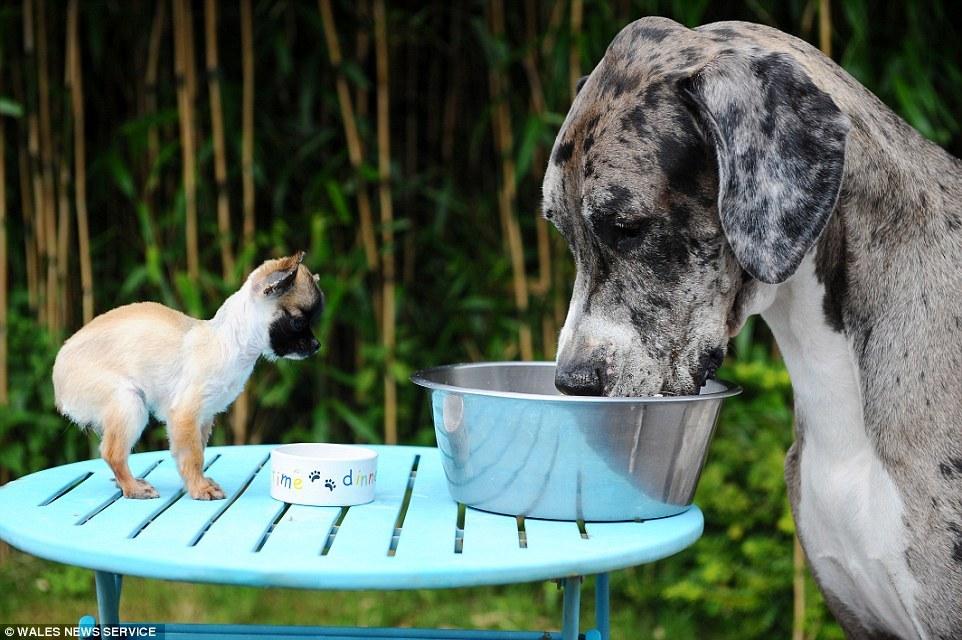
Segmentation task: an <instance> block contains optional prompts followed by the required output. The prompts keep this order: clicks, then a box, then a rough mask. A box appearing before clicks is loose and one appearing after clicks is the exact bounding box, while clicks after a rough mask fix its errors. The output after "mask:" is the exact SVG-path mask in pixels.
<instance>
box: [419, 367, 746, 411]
mask: <svg viewBox="0 0 962 640" xmlns="http://www.w3.org/2000/svg"><path fill="white" fill-rule="evenodd" d="M531 366H535V367H554V366H555V363H554V362H547V361H519V360H510V361H502V362H497V361H495V362H465V363H455V364H446V365H441V366H438V367H429V368H427V369H421V370H419V371H415V372H414V373H413V374H411V382H413V383H414V384H416V385H418V386H420V387H424V388H426V389H431V390H432V391H449V392H452V393H460V394H466V395H477V396H489V397H494V398H512V399H519V400H539V401H542V402H580V403H586V404H627V403H643V404H656V403H657V404H661V403H674V402H697V401H700V400H721V399H723V398H730V397H732V396H737V395H738V394H740V393H741V392H742V388H741V387H740V386H738V385H737V384H734V383H732V382H728V381H727V380H720V379H718V378H712V380H713V381H714V382H717V383H719V384H721V385H723V386H724V387H725V389H723V390H722V391H714V392H712V393H704V394H699V395H697V396H663V397H660V398H656V397H654V396H617V397H608V396H566V395H548V394H545V393H520V392H517V391H492V390H490V389H476V388H473V387H459V386H456V385H453V384H445V383H442V382H435V381H434V380H430V379H428V376H430V375H432V374H436V373H439V372H443V371H449V370H451V369H480V368H486V367H531Z"/></svg>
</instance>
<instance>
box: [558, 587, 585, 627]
mask: <svg viewBox="0 0 962 640" xmlns="http://www.w3.org/2000/svg"><path fill="white" fill-rule="evenodd" d="M580 615H581V577H580V576H576V577H574V578H565V599H564V609H562V613H561V617H562V620H563V622H562V627H561V640H578V633H579V632H580V631H581V623H580V621H579V618H580Z"/></svg>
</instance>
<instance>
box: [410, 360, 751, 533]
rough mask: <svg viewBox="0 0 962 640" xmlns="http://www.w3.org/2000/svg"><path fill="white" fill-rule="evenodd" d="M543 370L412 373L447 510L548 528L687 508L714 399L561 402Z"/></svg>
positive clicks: (710, 386) (534, 365) (719, 394)
mask: <svg viewBox="0 0 962 640" xmlns="http://www.w3.org/2000/svg"><path fill="white" fill-rule="evenodd" d="M554 377H555V365H554V363H553V362H484V363H478V364H461V365H451V366H446V367H437V368H434V369H427V370H425V371H419V372H418V373H416V374H414V376H412V378H411V379H412V381H413V382H415V383H416V384H419V385H421V386H422V387H427V388H428V389H429V390H430V392H431V407H432V415H433V417H434V432H435V435H436V436H437V442H438V449H439V450H440V452H441V462H442V464H443V465H444V471H445V475H446V476H447V480H448V490H449V491H450V493H451V497H453V498H454V499H455V500H457V501H458V502H462V503H464V504H466V505H468V506H471V507H476V508H479V509H484V510H486V511H494V512H496V513H505V514H509V515H520V516H528V517H533V518H549V519H554V520H595V521H598V520H633V519H639V518H641V519H648V518H660V517H663V516H670V515H674V514H677V513H680V512H682V511H684V510H686V509H687V508H688V505H690V504H691V500H692V496H693V495H694V493H695V487H696V485H697V484H698V478H699V476H700V475H701V470H702V467H703V466H704V464H705V458H706V456H707V455H708V444H709V442H711V437H712V433H713V432H714V430H715V422H716V420H717V419H718V412H719V410H720V409H721V406H722V402H723V401H724V399H725V398H728V397H730V396H733V395H735V394H737V393H739V392H740V391H741V389H739V388H738V387H736V386H734V385H730V384H727V383H725V382H721V381H718V380H709V381H708V382H707V383H706V384H705V386H704V387H703V388H702V389H701V394H700V395H697V396H666V397H641V398H607V397H584V396H565V395H561V394H560V393H559V392H558V390H557V389H555V386H554Z"/></svg>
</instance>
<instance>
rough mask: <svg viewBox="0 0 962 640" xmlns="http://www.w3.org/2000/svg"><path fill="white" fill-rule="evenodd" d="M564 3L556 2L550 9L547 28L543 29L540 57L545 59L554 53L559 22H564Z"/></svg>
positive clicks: (559, 27)
mask: <svg viewBox="0 0 962 640" xmlns="http://www.w3.org/2000/svg"><path fill="white" fill-rule="evenodd" d="M564 9H565V3H564V2H562V1H561V0H558V1H557V2H555V3H554V5H553V6H552V7H551V15H550V16H549V17H548V28H547V29H545V34H544V40H542V41H541V55H542V56H544V57H545V58H547V57H548V56H549V55H550V54H551V52H552V51H554V44H555V38H557V36H558V34H559V33H560V32H561V22H562V21H563V20H564Z"/></svg>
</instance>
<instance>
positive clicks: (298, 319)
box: [291, 316, 307, 331]
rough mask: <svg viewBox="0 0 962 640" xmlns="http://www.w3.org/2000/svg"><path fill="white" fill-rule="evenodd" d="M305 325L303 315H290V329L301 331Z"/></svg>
mask: <svg viewBox="0 0 962 640" xmlns="http://www.w3.org/2000/svg"><path fill="white" fill-rule="evenodd" d="M306 325H307V322H306V321H305V320H304V316H291V329H293V330H294V331H303V330H304V327H305V326H306Z"/></svg>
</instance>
